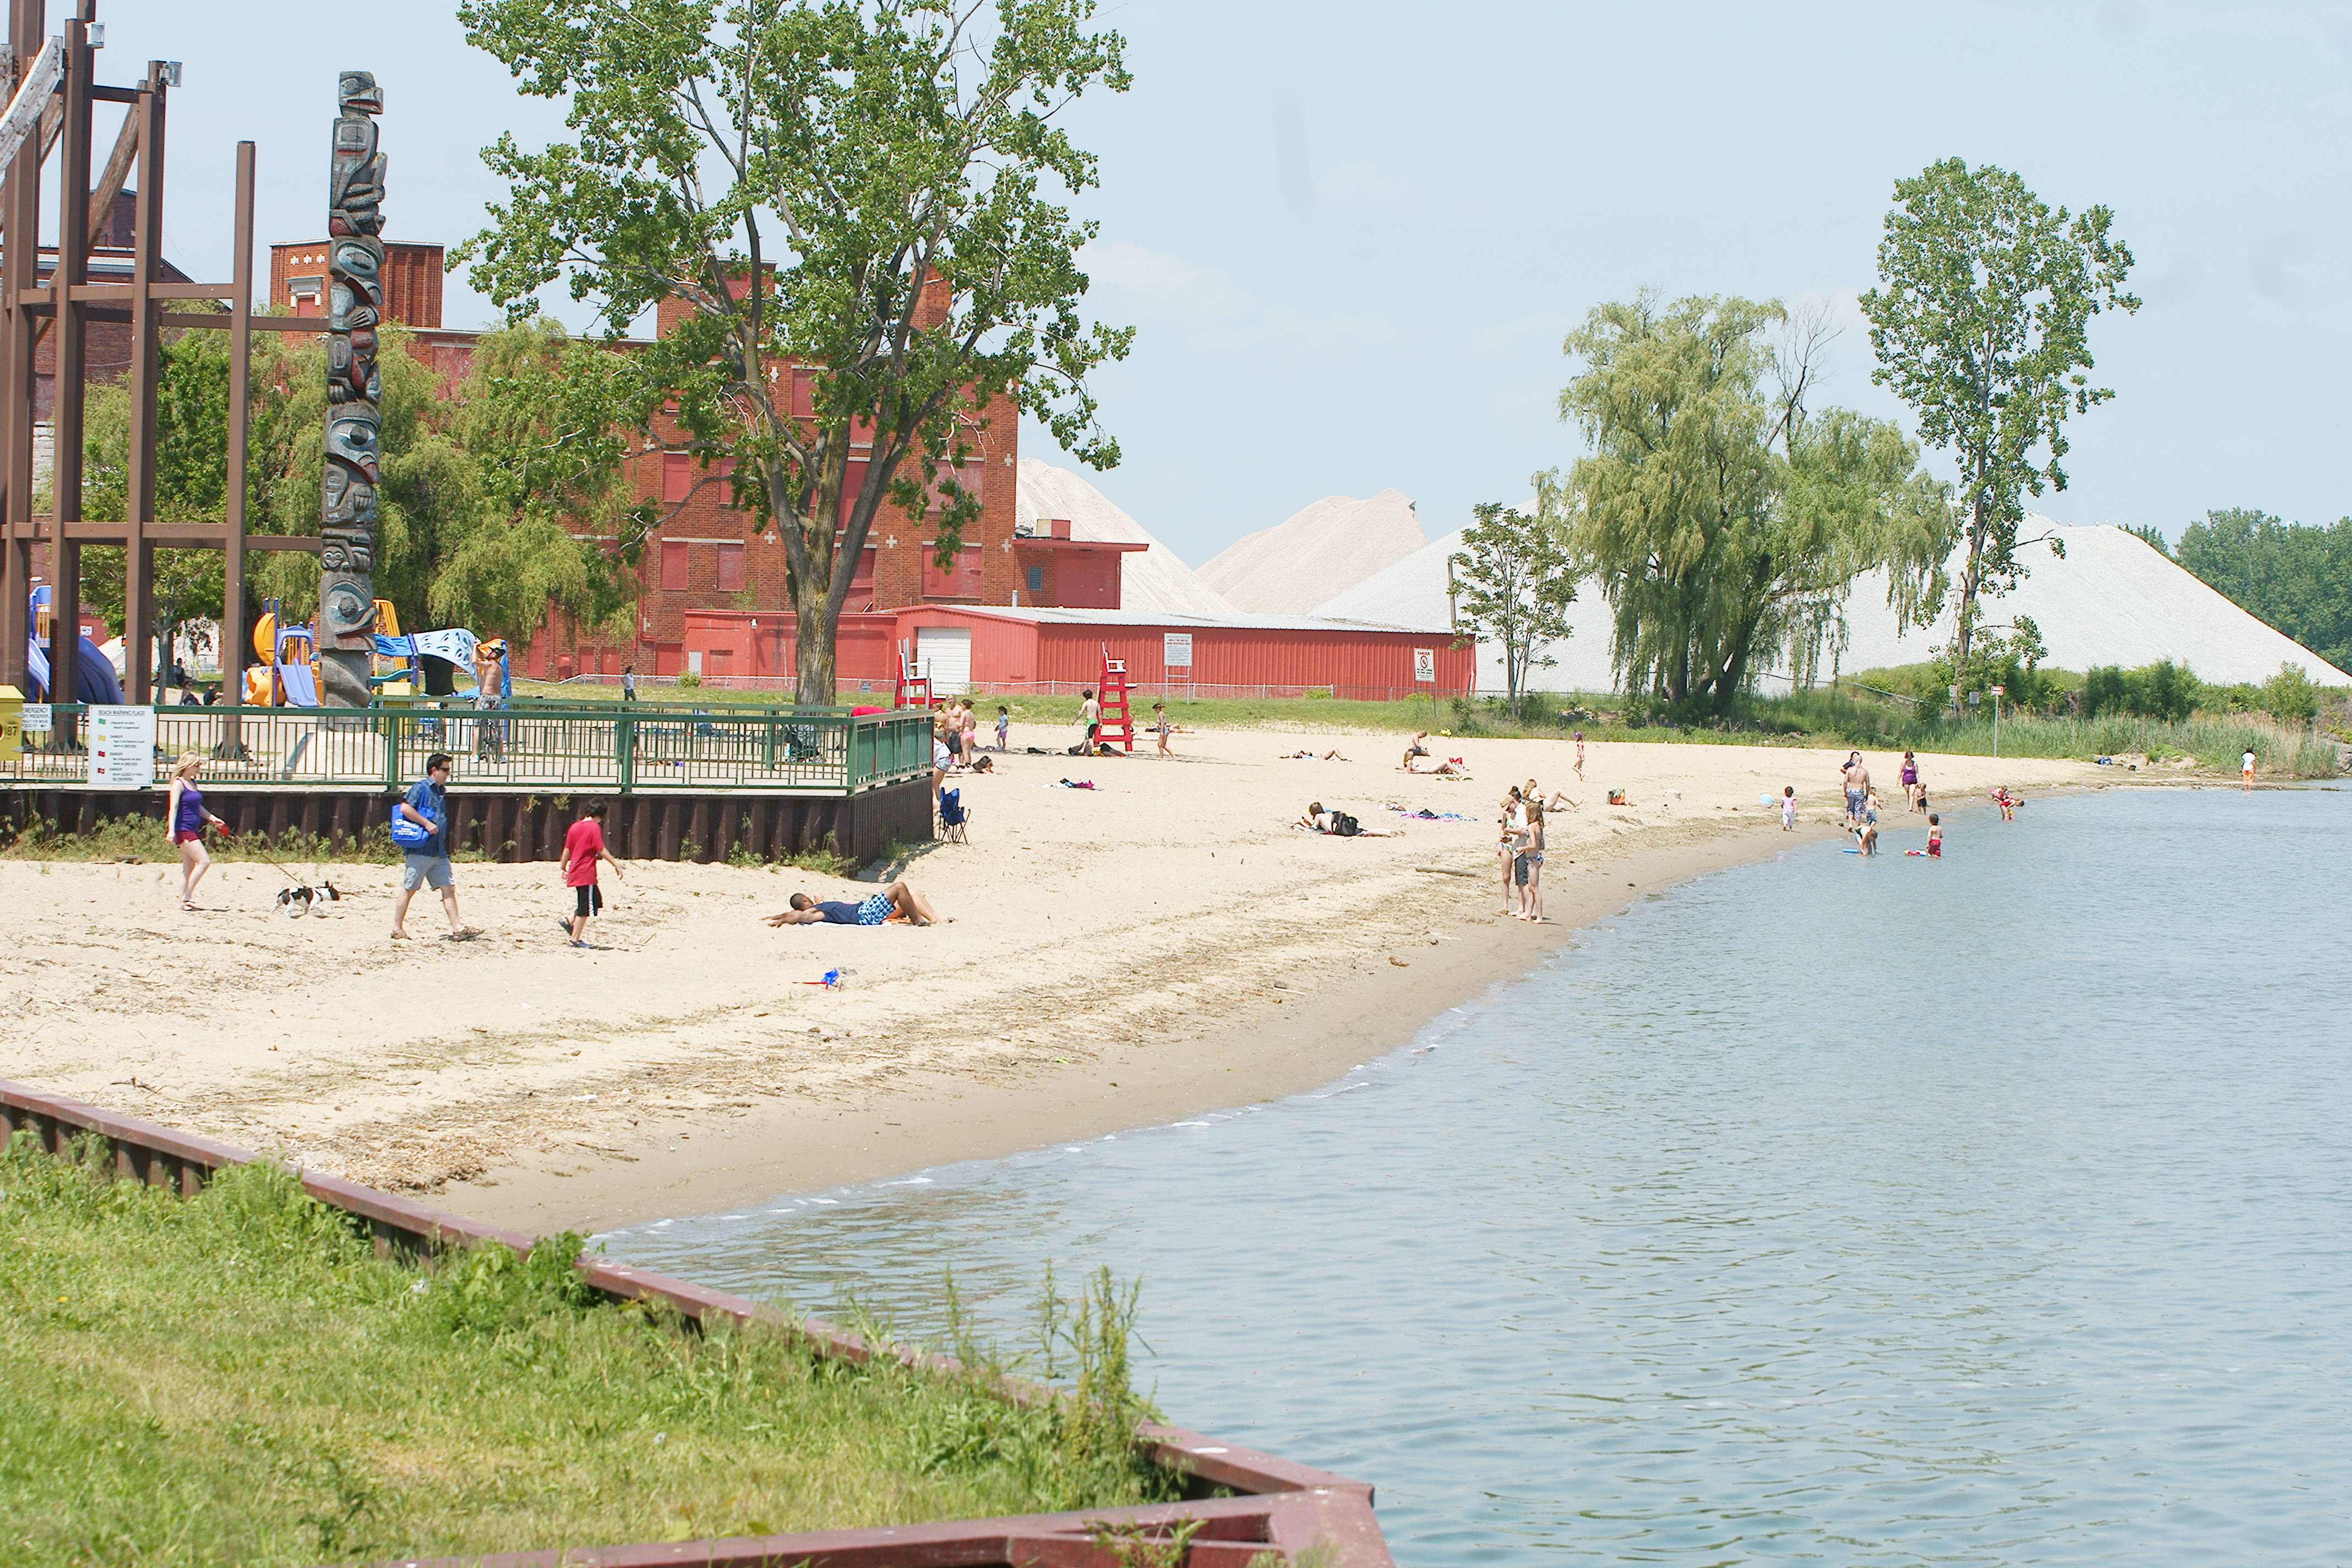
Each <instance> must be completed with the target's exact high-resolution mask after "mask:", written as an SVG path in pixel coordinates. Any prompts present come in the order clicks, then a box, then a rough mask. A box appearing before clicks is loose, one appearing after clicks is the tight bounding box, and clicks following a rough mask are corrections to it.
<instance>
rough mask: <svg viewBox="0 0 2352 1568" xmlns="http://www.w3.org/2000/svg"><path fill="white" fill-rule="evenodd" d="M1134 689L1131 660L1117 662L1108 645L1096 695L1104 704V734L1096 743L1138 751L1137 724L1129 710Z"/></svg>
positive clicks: (1105, 649) (1119, 659) (1104, 652)
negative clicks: (1130, 680)
mask: <svg viewBox="0 0 2352 1568" xmlns="http://www.w3.org/2000/svg"><path fill="white" fill-rule="evenodd" d="M1129 690H1130V688H1129V685H1128V683H1127V660H1125V659H1123V658H1111V656H1110V648H1109V647H1108V645H1105V646H1104V648H1103V665H1102V679H1101V680H1100V681H1098V682H1097V683H1096V686H1095V695H1096V698H1097V700H1098V701H1099V702H1100V703H1101V704H1102V718H1101V720H1100V721H1099V722H1100V723H1101V726H1102V728H1101V730H1100V731H1099V732H1098V733H1097V735H1096V737H1095V738H1096V740H1097V742H1098V743H1100V744H1102V745H1106V746H1108V745H1123V746H1125V747H1126V748H1127V750H1128V752H1129V754H1130V755H1132V754H1133V752H1134V751H1135V720H1134V717H1133V715H1131V714H1130V713H1129V710H1128V702H1127V696H1128V692H1129Z"/></svg>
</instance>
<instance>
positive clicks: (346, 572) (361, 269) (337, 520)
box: [318, 71, 384, 707]
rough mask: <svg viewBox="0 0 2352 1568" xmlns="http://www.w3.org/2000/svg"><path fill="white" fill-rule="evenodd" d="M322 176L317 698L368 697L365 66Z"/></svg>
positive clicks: (370, 520)
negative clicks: (322, 452) (323, 368)
mask: <svg viewBox="0 0 2352 1568" xmlns="http://www.w3.org/2000/svg"><path fill="white" fill-rule="evenodd" d="M336 100H337V106H338V109H339V110H340V112H339V113H338V114H337V116H336V119H335V129H334V137H333V140H332V142H331V151H330V156H329V162H328V176H327V419H326V470H325V473H326V477H325V484H324V493H323V494H322V496H321V498H320V527H319V533H320V539H321V541H322V546H321V549H320V553H319V625H318V647H319V652H320V674H321V676H322V677H323V684H324V685H325V687H326V690H325V691H324V692H323V693H322V696H323V698H324V700H326V701H328V702H330V703H333V704H336V705H338V706H350V707H358V706H362V705H364V704H365V703H366V701H367V699H368V683H367V678H368V672H369V668H370V663H369V661H370V660H371V659H372V658H373V655H374V652H375V586H374V582H373V572H374V568H375V524H376V486H377V484H378V482H379V479H380V460H381V457H382V454H381V452H380V450H379V447H378V437H379V434H380V432H381V430H382V427H383V411H382V407H381V399H382V395H383V383H382V380H381V378H380V377H379V376H378V374H377V372H376V328H377V325H378V323H379V322H381V321H383V240H382V239H381V238H379V236H380V235H382V234H383V171H384V160H383V156H382V155H381V154H379V153H377V152H376V123H375V121H374V119H373V116H374V115H377V114H380V113H382V112H383V92H382V91H381V90H380V89H378V88H377V87H376V84H375V78H374V77H373V76H372V75H370V74H369V73H368V72H366V71H345V72H343V73H342V77H341V81H340V82H339V84H338V87H337V93H336Z"/></svg>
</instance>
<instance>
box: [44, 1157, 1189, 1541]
mask: <svg viewBox="0 0 2352 1568" xmlns="http://www.w3.org/2000/svg"><path fill="white" fill-rule="evenodd" d="M0 1193H5V1197H0V1390H5V1397H0V1564H5V1565H10V1568H13V1565H16V1564H26V1565H31V1564H36V1563H38V1564H49V1563H61V1562H104V1563H175V1564H198V1565H203V1564H214V1563H222V1564H226V1563H306V1562H317V1561H352V1560H381V1559H387V1558H395V1557H404V1556H411V1555H416V1554H422V1553H472V1552H502V1551H514V1550H519V1549H523V1548H562V1547H576V1546H585V1545H592V1544H600V1543H612V1542H631V1541H645V1540H651V1541H660V1540H686V1539H695V1538H701V1537H707V1536H710V1535H714V1534H717V1535H728V1534H745V1533H767V1532H771V1531H801V1530H817V1529H835V1528H852V1527H858V1526H867V1525H880V1524H887V1523H895V1522H904V1521H919V1520H933V1519H952V1518H969V1517H975V1516H985V1515H991V1514H1004V1513H1021V1512H1030V1511H1037V1510H1065V1509H1073V1508H1091V1507H1102V1506H1111V1505H1118V1504H1127V1503H1133V1502H1139V1501H1148V1500H1160V1499H1162V1498H1166V1497H1169V1496H1171V1495H1173V1492H1174V1488H1173V1484H1172V1478H1171V1477H1170V1476H1169V1475H1168V1474H1167V1473H1166V1472H1164V1471H1160V1470H1159V1469H1157V1468H1152V1467H1150V1465H1149V1464H1148V1463H1146V1462H1144V1461H1141V1460H1139V1458H1138V1457H1137V1454H1136V1450H1135V1449H1134V1447H1132V1445H1131V1443H1130V1442H1129V1440H1128V1438H1129V1435H1130V1434H1131V1433H1132V1432H1133V1430H1134V1423H1135V1422H1136V1421H1137V1420H1138V1419H1139V1418H1142V1417H1143V1416H1144V1415H1147V1414H1148V1406H1147V1405H1145V1404H1144V1402H1143V1401H1141V1400H1140V1399H1139V1398H1138V1397H1136V1395H1135V1394H1133V1393H1132V1392H1131V1390H1130V1389H1129V1383H1128V1369H1127V1363H1126V1347H1127V1343H1128V1338H1129V1332H1130V1331H1131V1328H1132V1322H1133V1312H1134V1301H1135V1298H1134V1293H1133V1292H1132V1290H1129V1291H1127V1292H1119V1291H1116V1290H1114V1289H1112V1288H1111V1286H1110V1284H1109V1281H1108V1278H1107V1277H1104V1278H1100V1279H1097V1280H1096V1281H1095V1282H1094V1283H1093V1284H1092V1286H1091V1287H1090V1289H1088V1290H1087V1292H1086V1293H1085V1294H1084V1296H1083V1299H1082V1302H1081V1304H1080V1305H1079V1306H1078V1307H1077V1308H1076V1309H1075V1310H1072V1309H1070V1308H1068V1307H1067V1306H1064V1307H1060V1308H1056V1309H1055V1310H1052V1311H1050V1312H1049V1313H1048V1314H1047V1327H1046V1332H1047V1333H1048V1335H1049V1337H1050V1340H1051V1342H1052V1343H1053V1344H1054V1345H1055V1348H1056V1351H1057V1355H1058V1360H1057V1362H1056V1363H1055V1365H1053V1366H1052V1367H1051V1368H1050V1371H1051V1372H1052V1373H1056V1374H1059V1375H1060V1376H1062V1377H1063V1378H1064V1380H1065V1381H1066V1382H1075V1383H1076V1384H1077V1385H1078V1387H1079V1388H1080V1389H1081V1391H1082V1393H1083V1394H1084V1397H1076V1398H1072V1399H1068V1400H1064V1401H1061V1402H1058V1403H1055V1404H1048V1405H1038V1406H1033V1407H1029V1408H1023V1407H1019V1406H1016V1405H1013V1404H1011V1403H1010V1402H1008V1401H1007V1400H1005V1399H1004V1398H1003V1397H1002V1396H1001V1394H998V1393H997V1392H995V1390H994V1389H993V1388H992V1387H991V1386H990V1385H989V1384H988V1383H987V1377H986V1373H987V1370H988V1369H990V1368H991V1365H992V1363H991V1361H990V1358H989V1357H987V1356H986V1355H985V1354H984V1353H983V1352H982V1351H981V1350H980V1349H979V1348H978V1347H974V1346H971V1345H970V1344H968V1343H967V1344H965V1345H964V1347H963V1348H965V1349H966V1350H967V1351H968V1352H971V1354H972V1355H973V1357H974V1358H975V1361H974V1364H975V1365H976V1366H978V1367H981V1368H982V1369H983V1370H982V1372H981V1373H974V1374H973V1375H971V1376H967V1377H964V1378H961V1379H952V1380H951V1379H944V1378H940V1377H936V1376H932V1375H929V1374H920V1375H919V1374H917V1373H911V1372H908V1371H907V1370H905V1369H904V1368H902V1367H898V1366H897V1365H896V1364H890V1365H887V1366H885V1367H882V1368H880V1369H878V1370H871V1371H868V1370H861V1369H856V1368H852V1367H849V1366H846V1365H845V1364H842V1363H831V1362H822V1361H819V1360H817V1359H815V1358H814V1356H812V1355H811V1354H810V1353H809V1352H808V1351H807V1350H806V1348H805V1347H804V1346H803V1345H800V1344H798V1343H795V1342H793V1340H792V1339H790V1338H788V1337H787V1336H785V1335H783V1334H782V1333H779V1332H775V1331H770V1330H766V1329H751V1330H744V1331H713V1332H711V1333H709V1334H707V1335H705V1334H698V1333H693V1332H689V1331H684V1330H682V1329H681V1327H680V1325H679V1324H678V1322H677V1321H676V1320H675V1318H674V1317H668V1316H665V1315H663V1314H661V1313H657V1312H650V1311H647V1310H644V1309H642V1308H634V1307H633V1308H622V1307H617V1306H613V1305H610V1304H606V1303H604V1302H602V1301H601V1300H598V1299H594V1298H591V1297H589V1296H588V1295H587V1294H586V1292H585V1291H584V1289H583V1288H582V1287H581V1285H580V1283H579V1279H578V1276H577V1275H576V1274H575V1273H574V1272H573V1271H572V1268H570V1267H569V1259H570V1258H571V1256H572V1250H573V1248H574V1247H576V1244H577V1239H578V1238H577V1237H561V1238H551V1239H550V1240H549V1241H548V1242H546V1243H543V1244H541V1247H538V1248H536V1249H534V1251H533V1252H532V1253H531V1255H530V1257H529V1258H519V1257H517V1255H515V1254H514V1253H511V1252H509V1251H508V1250H506V1249H505V1248H503V1247H495V1246H493V1247H481V1248H478V1249H475V1250H474V1251H471V1252H467V1253H463V1254H457V1255H453V1256H450V1257H448V1258H445V1259H444V1260H443V1261H442V1262H441V1265H440V1266H439V1267H438V1268H436V1269H432V1270H425V1271H420V1270H419V1269H417V1268H412V1267H408V1266H405V1265H403V1264H400V1263H396V1262H385V1261H379V1260H378V1259H377V1258H375V1257H374V1256H373V1252H372V1251H371V1250H370V1249H369V1247H367V1246H366V1245H365V1244H364V1243H363V1242H362V1240H361V1239H360V1238H359V1237H358V1236H357V1235H356V1233H355V1232H354V1231H353V1230H352V1227H351V1226H350V1225H349V1223H348V1221H347V1220H346V1218H345V1216H343V1215H340V1214H338V1213H336V1212H335V1211H332V1210H330V1209H327V1208H325V1207H323V1206H322V1205H319V1204H317V1203H315V1202H313V1201H312V1200H311V1199H310V1198H309V1197H308V1196H306V1195H304V1194H302V1193H301V1191H300V1189H299V1186H298V1185H297V1184H296V1183H295V1182H294V1180H293V1178H292V1177H290V1176H289V1175H288V1174H287V1173H284V1172H282V1171H279V1170H278V1169H276V1168H274V1167H271V1166H268V1165H265V1164H256V1165H250V1166H247V1167H243V1168H241V1169H238V1170H235V1171H230V1172H226V1173H223V1174H222V1175H221V1177H220V1178H219V1179H218V1180H216V1181H215V1183H214V1184H212V1186H210V1187H209V1188H208V1189H206V1191H205V1193H204V1194H202V1195H201V1196H199V1197H196V1198H194V1199H189V1200H181V1199H178V1198H175V1197H173V1196H171V1195H169V1194H166V1193H163V1192H161V1191H157V1190H152V1189H148V1188H144V1187H142V1186H139V1185H136V1184H131V1183H127V1182H112V1181H109V1180H107V1179H105V1178H104V1177H103V1176H102V1175H101V1174H100V1173H98V1172H97V1171H96V1170H95V1169H92V1168H88V1167H84V1166H80V1165H76V1164H72V1163H65V1162H60V1161H57V1160H53V1159H51V1158H49V1157H48V1156H47V1155H46V1154H44V1153H42V1152H40V1151H39V1150H38V1149H37V1146H35V1145H34V1144H33V1143H32V1142H31V1140H30V1139H29V1137H26V1136H22V1135H20V1137H19V1138H18V1139H17V1141H16V1146H15V1147H13V1148H12V1149H11V1150H9V1151H8V1152H7V1153H6V1154H5V1156H0ZM1048 1289H1049V1291H1050V1289H1051V1287H1050V1282H1049V1285H1048ZM951 1316H952V1314H951ZM960 1337H961V1336H960Z"/></svg>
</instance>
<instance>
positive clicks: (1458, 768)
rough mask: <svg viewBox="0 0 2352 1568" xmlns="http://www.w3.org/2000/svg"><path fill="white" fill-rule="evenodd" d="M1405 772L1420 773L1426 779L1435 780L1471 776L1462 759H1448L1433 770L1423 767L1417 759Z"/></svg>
mask: <svg viewBox="0 0 2352 1568" xmlns="http://www.w3.org/2000/svg"><path fill="white" fill-rule="evenodd" d="M1404 771H1405V772H1407V773H1419V774H1421V775H1422V776H1423V777H1424V778H1433V779H1466V778H1468V777H1469V776H1470V769H1469V766H1468V764H1467V763H1464V762H1463V760H1462V759H1461V758H1460V757H1448V758H1446V759H1445V760H1444V762H1442V763H1438V764H1437V765H1436V766H1435V767H1433V768H1424V767H1423V766H1422V765H1421V763H1420V760H1419V759H1418V758H1416V759H1414V760H1413V762H1412V765H1411V766H1410V767H1408V768H1406V769H1405V770H1404Z"/></svg>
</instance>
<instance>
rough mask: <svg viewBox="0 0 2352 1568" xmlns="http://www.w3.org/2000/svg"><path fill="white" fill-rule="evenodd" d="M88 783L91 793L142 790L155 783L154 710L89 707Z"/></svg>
mask: <svg viewBox="0 0 2352 1568" xmlns="http://www.w3.org/2000/svg"><path fill="white" fill-rule="evenodd" d="M89 782H90V786H91V787H92V788H93V789H145V788H146V787H147V786H148V785H150V784H153V783H154V782H155V710H153V709H152V708H143V707H132V706H131V705H129V704H127V703H126V704H124V705H122V706H121V707H116V706H114V705H113V704H111V703H103V702H101V703H94V704H92V705H91V707H90V710H89Z"/></svg>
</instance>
